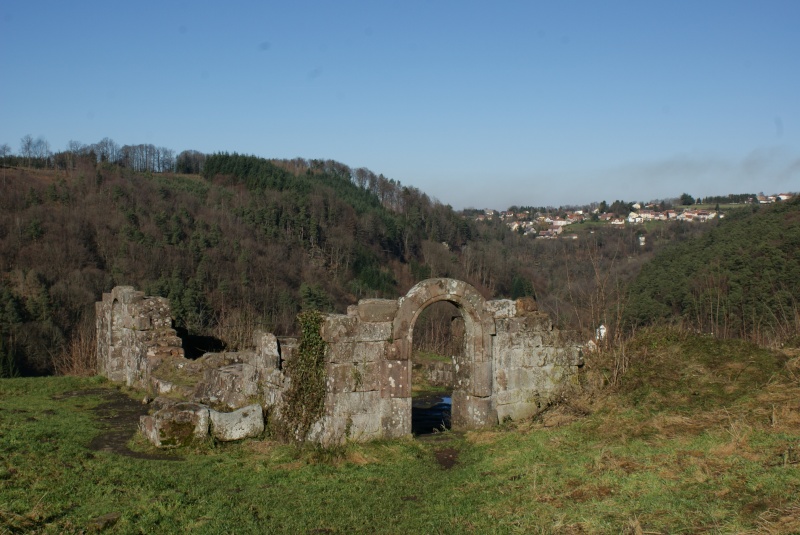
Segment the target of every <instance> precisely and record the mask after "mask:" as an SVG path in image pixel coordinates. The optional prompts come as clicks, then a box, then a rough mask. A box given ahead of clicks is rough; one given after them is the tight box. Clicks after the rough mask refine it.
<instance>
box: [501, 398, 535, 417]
mask: <svg viewBox="0 0 800 535" xmlns="http://www.w3.org/2000/svg"><path fill="white" fill-rule="evenodd" d="M495 410H496V411H497V419H498V421H500V422H505V421H507V420H512V421H516V420H524V419H525V418H531V417H532V416H536V415H537V414H539V413H540V412H541V409H540V408H539V404H538V403H536V402H533V401H520V402H517V403H509V404H507V405H497V406H496V407H495Z"/></svg>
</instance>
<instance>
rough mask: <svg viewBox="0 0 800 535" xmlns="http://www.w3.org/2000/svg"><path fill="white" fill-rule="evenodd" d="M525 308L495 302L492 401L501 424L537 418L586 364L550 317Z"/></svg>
mask: <svg viewBox="0 0 800 535" xmlns="http://www.w3.org/2000/svg"><path fill="white" fill-rule="evenodd" d="M523 303H524V302H519V305H520V306H517V305H518V302H514V301H495V302H493V305H494V306H493V308H494V318H495V326H496V334H495V336H494V344H493V348H492V358H493V362H494V373H493V384H494V389H493V396H494V409H495V411H496V412H497V417H498V420H499V421H501V422H502V421H504V420H507V419H508V420H519V419H522V418H528V417H530V416H533V415H535V414H537V413H539V412H540V411H541V410H542V409H544V408H545V407H546V406H547V405H548V404H549V403H550V402H552V400H553V397H554V396H555V395H556V394H557V393H558V389H559V388H561V387H562V386H563V385H564V384H565V382H567V381H568V380H569V379H570V378H571V377H574V376H575V372H576V371H577V368H578V367H579V366H580V365H582V364H583V361H582V357H581V352H580V347H579V345H578V344H577V343H575V342H574V341H573V340H571V339H570V335H569V333H563V332H560V331H558V330H556V329H554V328H553V323H552V321H551V320H550V317H549V316H548V315H547V314H545V313H543V312H537V311H535V310H529V309H530V308H531V306H530V305H529V304H528V305H527V309H526V306H524V304H523Z"/></svg>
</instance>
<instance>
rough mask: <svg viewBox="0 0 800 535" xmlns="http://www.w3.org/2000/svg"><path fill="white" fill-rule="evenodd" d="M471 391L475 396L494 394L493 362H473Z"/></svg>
mask: <svg viewBox="0 0 800 535" xmlns="http://www.w3.org/2000/svg"><path fill="white" fill-rule="evenodd" d="M470 379H471V380H470V392H471V393H472V395H474V396H478V397H488V396H491V395H492V363H491V361H490V362H473V363H472V377H471V378H470Z"/></svg>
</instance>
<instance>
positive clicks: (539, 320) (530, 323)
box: [525, 312, 553, 332]
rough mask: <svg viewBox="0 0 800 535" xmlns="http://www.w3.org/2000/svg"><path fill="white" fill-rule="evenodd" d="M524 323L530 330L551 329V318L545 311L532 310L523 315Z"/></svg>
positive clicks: (545, 330)
mask: <svg viewBox="0 0 800 535" xmlns="http://www.w3.org/2000/svg"><path fill="white" fill-rule="evenodd" d="M525 325H526V327H527V328H528V329H530V330H531V331H537V332H550V331H552V330H553V320H552V319H551V318H550V315H549V314H547V313H546V312H534V313H531V314H529V315H527V316H525Z"/></svg>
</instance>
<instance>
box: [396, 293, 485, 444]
mask: <svg viewBox="0 0 800 535" xmlns="http://www.w3.org/2000/svg"><path fill="white" fill-rule="evenodd" d="M440 301H447V302H449V303H451V304H452V305H455V307H456V308H457V309H458V312H459V314H460V316H461V318H462V319H463V324H464V342H463V357H462V359H461V363H458V362H456V366H455V380H454V384H453V395H452V427H453V429H474V428H479V427H485V426H488V425H492V424H493V423H496V419H497V414H496V412H495V411H494V407H493V403H492V384H493V383H492V356H491V355H492V340H491V339H492V335H493V334H494V321H493V318H492V316H491V315H490V314H487V313H486V312H485V310H484V305H485V303H486V301H485V299H484V298H483V296H481V294H480V293H479V292H478V291H477V290H476V289H475V288H474V287H473V286H471V285H470V284H468V283H466V282H463V281H459V280H455V279H444V278H442V279H428V280H425V281H422V282H420V283H418V284H417V285H416V286H414V287H413V288H411V290H409V292H408V293H407V294H406V295H405V296H404V297H401V298H400V300H399V306H398V310H397V314H396V315H395V319H394V325H393V336H392V339H393V345H392V349H391V353H392V355H393V356H394V359H392V360H395V361H397V362H399V363H404V364H403V365H401V369H404V370H405V372H404V373H405V374H406V375H405V377H404V380H403V381H401V383H402V384H405V385H407V386H406V387H405V388H403V389H396V390H393V389H395V387H396V385H397V383H398V381H397V379H396V378H395V377H394V376H391V375H387V376H386V377H385V378H384V381H385V385H384V389H385V391H386V392H397V394H392V397H401V398H405V399H406V400H407V405H405V406H406V407H407V409H405V410H407V411H408V412H407V413H405V416H403V417H401V418H398V421H399V422H403V424H401V425H403V428H402V430H400V429H398V431H401V432H402V433H405V434H411V420H412V418H411V401H412V400H411V389H410V385H411V368H412V366H411V364H412V348H413V343H414V326H415V324H416V322H417V319H418V318H419V316H420V314H421V313H422V312H423V311H424V310H425V309H427V308H428V307H429V306H430V305H433V304H434V303H438V302H440ZM389 368H390V369H391V366H389ZM406 396H408V397H406Z"/></svg>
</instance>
